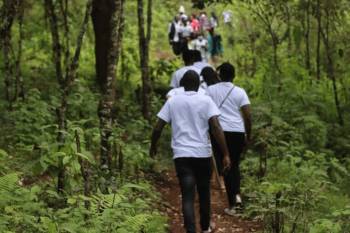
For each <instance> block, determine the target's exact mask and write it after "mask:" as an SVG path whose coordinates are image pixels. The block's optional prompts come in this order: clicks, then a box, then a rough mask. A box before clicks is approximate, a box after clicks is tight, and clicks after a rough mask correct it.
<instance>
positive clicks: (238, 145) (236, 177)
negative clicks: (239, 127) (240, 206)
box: [211, 132, 245, 207]
mask: <svg viewBox="0 0 350 233" xmlns="http://www.w3.org/2000/svg"><path fill="white" fill-rule="evenodd" d="M224 134H225V138H226V143H227V147H228V150H229V153H230V158H231V163H232V166H231V169H230V170H229V171H227V172H225V173H223V172H222V169H223V164H222V161H223V154H222V152H221V150H220V147H219V145H218V144H217V143H216V141H215V139H214V138H213V137H211V142H212V146H213V152H214V156H215V160H216V163H217V167H218V170H219V172H220V175H223V176H224V181H225V187H226V193H227V198H228V202H229V205H230V207H233V206H234V205H235V204H236V194H239V193H240V188H241V174H240V170H239V162H240V158H241V154H242V151H243V148H244V144H245V135H244V133H240V132H224Z"/></svg>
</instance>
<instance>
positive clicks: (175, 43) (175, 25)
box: [168, 16, 182, 55]
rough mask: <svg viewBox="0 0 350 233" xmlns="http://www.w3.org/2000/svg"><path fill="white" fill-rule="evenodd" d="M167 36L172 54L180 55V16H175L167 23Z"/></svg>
mask: <svg viewBox="0 0 350 233" xmlns="http://www.w3.org/2000/svg"><path fill="white" fill-rule="evenodd" d="M168 38H169V43H170V45H171V46H172V49H173V52H174V54H175V55H180V54H181V52H182V44H181V25H180V18H179V17H178V16H175V17H174V20H173V22H171V23H170V25H169V33H168Z"/></svg>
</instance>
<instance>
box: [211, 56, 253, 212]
mask: <svg viewBox="0 0 350 233" xmlns="http://www.w3.org/2000/svg"><path fill="white" fill-rule="evenodd" d="M218 71H219V77H220V79H221V82H219V83H217V84H214V85H211V86H209V87H208V88H207V94H208V95H209V96H210V97H211V98H212V100H213V101H214V103H215V104H216V105H217V106H218V108H219V109H220V111H221V115H220V116H219V121H220V124H221V126H222V128H223V130H224V134H225V138H226V141H227V146H228V149H229V154H230V159H231V161H232V166H231V168H230V170H229V171H227V172H226V173H221V175H222V176H223V177H224V183H225V188H226V193H227V198H228V203H229V206H228V208H226V209H225V210H224V212H225V213H226V214H228V215H234V214H235V213H236V212H237V211H238V210H239V209H241V207H242V198H241V195H240V184H241V177H240V170H239V163H240V158H241V154H242V152H243V151H244V150H245V148H246V146H247V145H248V143H249V141H250V138H251V124H252V123H251V113H250V101H249V98H248V95H247V93H246V92H245V90H244V89H243V88H241V87H238V86H236V85H234V84H233V83H232V81H233V79H234V78H235V68H234V66H233V65H231V64H230V63H228V62H225V63H223V64H222V65H220V66H219V67H218ZM212 139H213V140H212V146H213V151H214V156H215V159H216V163H217V166H218V170H219V171H222V169H221V167H222V155H223V154H222V151H221V149H220V148H219V147H218V144H217V141H216V139H215V138H212Z"/></svg>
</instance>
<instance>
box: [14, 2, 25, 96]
mask: <svg viewBox="0 0 350 233" xmlns="http://www.w3.org/2000/svg"><path fill="white" fill-rule="evenodd" d="M17 11H18V13H17V17H18V43H17V47H18V48H17V57H16V62H15V76H16V83H15V94H14V100H16V99H17V98H18V97H21V98H22V99H24V84H23V77H22V69H21V61H22V47H23V46H22V41H23V17H24V1H20V2H19V5H18V10H17Z"/></svg>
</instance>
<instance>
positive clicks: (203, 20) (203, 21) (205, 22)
mask: <svg viewBox="0 0 350 233" xmlns="http://www.w3.org/2000/svg"><path fill="white" fill-rule="evenodd" d="M199 23H200V25H201V30H202V32H204V31H207V30H209V29H210V22H209V19H208V16H207V13H206V12H204V11H203V12H201V13H200V15H199Z"/></svg>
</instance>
